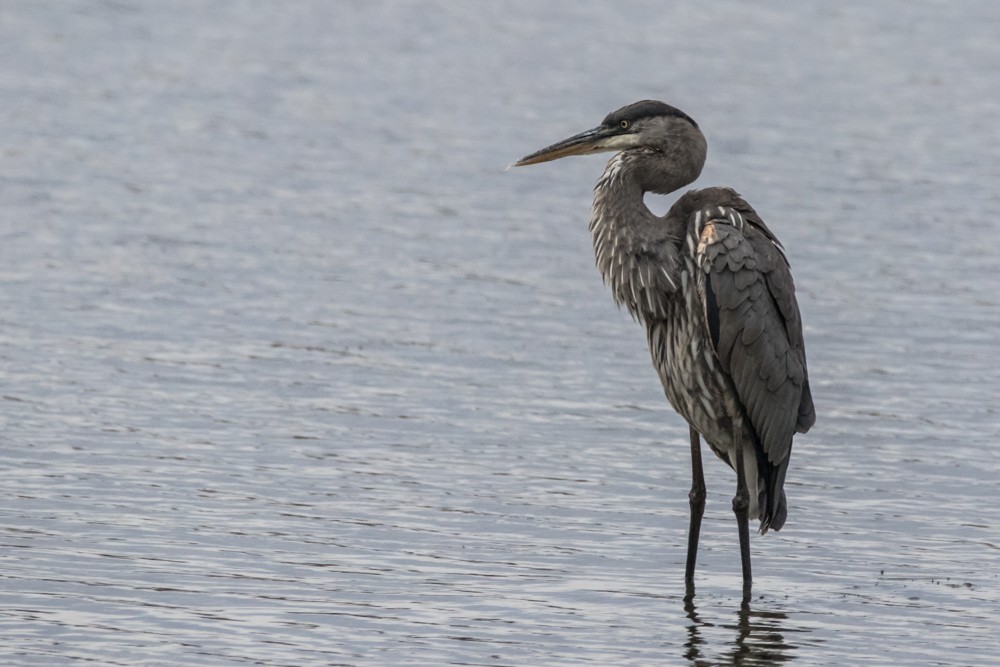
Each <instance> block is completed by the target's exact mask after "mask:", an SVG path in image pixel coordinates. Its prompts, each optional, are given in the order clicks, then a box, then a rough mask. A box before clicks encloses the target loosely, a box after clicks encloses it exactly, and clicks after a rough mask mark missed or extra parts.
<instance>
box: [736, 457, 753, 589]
mask: <svg viewBox="0 0 1000 667" xmlns="http://www.w3.org/2000/svg"><path fill="white" fill-rule="evenodd" d="M735 458H736V495H735V496H733V512H734V513H735V514H736V525H737V527H738V528H739V531H740V561H741V563H742V565H743V599H744V601H745V600H749V599H750V587H751V583H752V581H753V577H752V576H751V574H750V523H749V517H748V513H749V508H750V493H749V492H748V491H747V482H746V479H744V476H743V475H744V465H743V449H742V448H738V449H737V450H736V455H735Z"/></svg>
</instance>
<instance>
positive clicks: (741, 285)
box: [694, 207, 815, 477]
mask: <svg viewBox="0 0 1000 667" xmlns="http://www.w3.org/2000/svg"><path fill="white" fill-rule="evenodd" d="M746 213H747V215H746V216H744V215H741V213H740V212H739V211H737V210H736V209H735V208H730V207H726V208H720V207H713V208H712V209H710V210H705V211H702V212H699V213H698V214H696V216H695V217H696V220H695V223H694V224H696V225H698V226H699V229H698V230H697V231H698V238H699V244H698V247H697V255H698V263H699V266H700V267H701V269H702V271H703V272H704V280H703V281H702V280H699V285H700V287H701V288H702V289H701V290H700V291H701V297H702V301H703V305H704V308H705V318H706V325H707V327H708V330H709V333H710V336H711V339H712V344H713V345H714V348H715V353H716V356H717V357H718V359H719V361H720V363H721V365H722V367H723V369H725V370H726V372H727V373H728V374H729V376H730V378H731V379H732V382H733V386H734V388H735V390H736V393H737V396H738V397H739V399H740V401H741V402H742V404H743V408H744V410H745V412H746V415H747V417H748V418H749V421H750V423H751V425H752V427H753V430H754V431H755V432H756V435H757V437H758V440H759V445H760V447H761V448H762V449H763V452H764V454H765V455H766V457H767V460H768V461H769V462H770V463H771V464H773V465H775V466H780V467H782V468H783V466H781V464H782V463H785V462H787V459H788V455H789V453H790V452H791V447H792V436H793V435H794V433H795V432H796V431H799V432H805V431H806V430H808V429H809V427H810V426H812V424H813V422H814V421H815V411H814V409H813V405H812V397H811V395H810V391H809V381H808V375H807V371H806V361H805V348H804V344H803V338H802V324H801V320H800V318H799V309H798V304H797V303H796V301H795V287H794V284H793V282H792V276H791V271H790V270H789V268H788V262H787V261H786V259H785V256H784V254H783V252H782V251H781V247H780V245H778V242H777V239H775V238H774V236H773V235H772V234H771V233H770V231H769V230H768V229H767V227H766V226H764V225H763V223H762V222H761V223H760V224H759V225H756V224H754V222H755V220H759V219H758V218H757V216H756V214H755V213H753V210H752V209H749V207H748V210H747V212H746ZM782 472H783V471H782ZM781 477H783V475H781Z"/></svg>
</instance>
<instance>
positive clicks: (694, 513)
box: [684, 426, 705, 600]
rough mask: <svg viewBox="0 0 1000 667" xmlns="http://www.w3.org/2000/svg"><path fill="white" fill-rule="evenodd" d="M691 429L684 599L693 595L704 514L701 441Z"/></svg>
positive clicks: (689, 598)
mask: <svg viewBox="0 0 1000 667" xmlns="http://www.w3.org/2000/svg"><path fill="white" fill-rule="evenodd" d="M689 428H690V430H691V492H690V493H689V494H688V500H689V501H690V503H691V524H690V526H689V527H688V552H687V565H686V567H685V568H684V588H685V595H684V599H685V600H691V598H693V597H694V565H695V561H696V560H697V559H698V537H699V535H700V534H701V517H702V516H704V514H705V473H704V471H703V470H702V467H701V441H700V440H699V438H698V431H696V430H694V427H693V426H692V427H689Z"/></svg>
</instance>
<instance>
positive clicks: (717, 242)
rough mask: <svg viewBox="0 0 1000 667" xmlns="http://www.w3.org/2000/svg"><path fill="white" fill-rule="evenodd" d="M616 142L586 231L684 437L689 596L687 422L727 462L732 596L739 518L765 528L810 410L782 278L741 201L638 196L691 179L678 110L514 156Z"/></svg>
mask: <svg viewBox="0 0 1000 667" xmlns="http://www.w3.org/2000/svg"><path fill="white" fill-rule="evenodd" d="M602 151H617V154H616V155H615V156H614V157H612V158H611V160H610V161H609V162H608V166H607V168H606V169H605V170H604V175H603V176H602V177H601V179H600V180H599V181H598V182H597V186H596V187H595V189H594V207H593V215H592V217H591V219H590V233H591V237H592V239H593V242H594V252H595V253H596V255H597V267H598V268H599V269H600V271H601V275H602V276H603V278H604V282H605V283H606V284H607V285H608V286H609V287H610V288H611V291H612V294H613V295H614V299H615V302H616V303H618V305H619V306H621V305H624V306H625V307H626V308H627V309H628V311H629V313H631V314H632V317H634V318H635V319H637V320H639V321H640V322H642V323H643V324H644V325H645V327H646V334H647V340H648V342H649V351H650V353H651V354H652V357H653V366H655V367H656V371H657V373H659V376H660V381H661V382H662V384H663V389H664V391H665V392H666V395H667V400H669V401H670V404H671V405H672V406H673V407H674V409H675V410H676V411H677V412H678V413H680V414H681V416H683V417H684V419H686V420H687V422H688V425H689V427H690V435H691V470H692V484H691V493H690V494H689V499H690V503H691V524H690V529H689V531H688V551H687V563H686V568H685V572H684V581H685V584H686V595H687V597H688V598H689V599H690V597H691V596H692V595H693V594H694V569H695V560H696V558H697V553H698V535H699V532H700V530H701V518H702V515H703V514H704V511H705V479H704V474H703V472H702V464H701V448H700V443H699V434H700V435H701V436H702V437H704V438H705V441H706V442H707V443H708V446H709V447H710V448H711V449H712V451H713V452H715V454H716V455H717V456H718V457H719V458H721V459H722V460H723V461H725V462H726V463H728V464H729V466H730V467H732V468H734V469H735V471H736V495H735V497H734V498H733V512H735V514H736V521H737V525H738V528H739V536H740V559H741V564H742V568H743V596H744V599H747V598H749V596H750V587H751V579H752V577H751V573H750V532H749V528H748V524H747V520H748V517H750V516H752V517H754V518H756V519H759V520H760V532H761V533H762V534H763V533H766V532H767V530H768V529H769V528H773V529H774V530H779V529H780V528H781V526H782V525H783V524H784V523H785V517H786V516H787V513H788V511H787V505H786V502H785V492H784V490H783V488H782V487H783V485H784V482H785V473H786V472H787V470H788V461H789V456H790V454H791V451H792V437H793V435H794V434H795V433H796V432H798V433H805V432H806V431H808V430H809V428H810V427H811V426H812V425H813V423H814V422H815V421H816V413H815V410H814V408H813V402H812V395H811V393H810V391H809V378H808V373H807V370H806V354H805V344H804V341H803V338H802V323H801V320H800V316H799V307H798V304H797V303H796V301H795V286H794V285H793V283H792V275H791V272H790V270H789V267H788V260H787V259H786V258H785V254H784V250H783V248H782V246H781V244H780V243H779V242H778V239H777V238H776V237H775V235H774V234H773V233H772V232H771V230H769V229H768V228H767V225H765V224H764V221H763V220H761V219H760V216H758V215H757V213H756V211H754V210H753V208H751V206H750V204H748V203H747V202H746V201H744V200H743V198H742V197H740V195H739V194H737V193H736V192H735V191H733V190H731V189H729V188H706V189H704V190H692V191H690V192H687V193H686V194H684V195H682V196H681V198H680V199H678V200H677V202H676V203H675V204H674V205H673V206H672V207H671V208H670V210H669V211H668V212H667V214H666V215H665V216H663V217H658V216H656V215H654V214H653V213H652V212H650V210H649V209H648V208H647V207H646V205H645V203H644V202H643V194H644V193H646V192H655V193H658V194H668V193H671V192H674V191H675V190H678V189H680V188H682V187H684V186H686V185H688V184H690V183H692V182H693V181H694V180H695V179H696V178H698V176H699V175H700V174H701V169H702V167H703V166H704V164H705V154H706V151H707V143H706V141H705V136H704V135H703V134H702V133H701V130H700V129H699V128H698V124H697V123H695V122H694V120H693V119H692V118H691V117H690V116H688V115H687V114H686V113H684V112H683V111H681V110H680V109H677V108H675V107H672V106H670V105H669V104H664V103H663V102H656V101H652V100H644V101H641V102H636V103H635V104H630V105H628V106H625V107H622V108H621V109H619V110H617V111H614V112H612V113H610V114H608V116H607V117H606V118H605V119H604V121H603V122H602V123H601V124H600V125H599V126H597V127H595V128H594V129H592V130H587V131H586V132H582V133H580V134H577V135H575V136H572V137H570V138H569V139H565V140H563V141H560V142H558V143H556V144H553V145H551V146H549V147H547V148H543V149H541V150H540V151H537V152H535V153H532V154H530V155H527V156H525V157H523V158H521V159H520V160H518V161H517V162H515V163H514V166H524V165H530V164H538V163H539V162H547V161H549V160H555V159H557V158H562V157H566V156H568V155H587V154H590V153H598V152H602Z"/></svg>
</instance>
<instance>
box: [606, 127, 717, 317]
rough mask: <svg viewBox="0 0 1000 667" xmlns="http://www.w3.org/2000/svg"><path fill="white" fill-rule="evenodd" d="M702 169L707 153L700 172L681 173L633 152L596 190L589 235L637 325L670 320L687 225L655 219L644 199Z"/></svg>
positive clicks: (652, 154) (651, 153) (654, 156)
mask: <svg viewBox="0 0 1000 667" xmlns="http://www.w3.org/2000/svg"><path fill="white" fill-rule="evenodd" d="M699 134H700V133H699ZM703 163H704V153H702V157H701V162H700V163H698V164H697V169H696V170H694V169H691V168H689V167H687V166H684V168H682V169H681V170H680V171H678V170H677V169H676V167H677V163H676V162H673V161H672V160H671V159H670V158H669V157H668V156H666V155H664V153H663V152H661V151H657V150H652V149H647V148H636V149H629V150H626V151H623V152H621V153H618V154H617V155H615V156H614V157H613V158H611V160H610V161H609V162H608V166H607V168H606V169H605V171H604V175H603V176H602V177H601V179H600V180H599V181H598V182H597V186H596V187H595V188H594V210H593V216H592V217H591V220H590V234H591V238H592V240H593V242H594V253H595V255H596V258H597V268H598V269H599V270H600V272H601V276H602V277H603V278H604V283H605V284H606V285H608V287H610V288H611V293H612V295H613V296H614V299H615V302H616V303H617V304H618V305H619V306H622V305H624V306H625V307H626V308H627V309H628V311H629V313H630V314H631V315H632V317H634V318H636V319H638V320H641V321H644V322H648V321H651V320H657V319H664V318H665V317H666V316H667V309H668V308H669V305H670V302H671V301H672V299H673V294H674V292H676V291H677V286H678V284H679V282H680V277H679V276H680V257H679V246H680V241H681V239H682V238H683V235H684V222H685V221H683V220H672V219H671V218H670V216H669V215H668V216H667V217H664V218H659V217H657V216H655V215H653V213H652V212H651V211H650V210H649V209H648V208H647V207H646V204H645V203H644V202H643V200H642V197H643V193H644V192H648V191H652V192H661V193H666V192H673V191H674V190H677V189H678V188H681V187H683V186H684V185H687V184H688V183H690V182H691V181H693V180H694V179H695V178H697V176H698V173H699V172H700V171H701V164H703ZM692 172H693V173H692Z"/></svg>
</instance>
